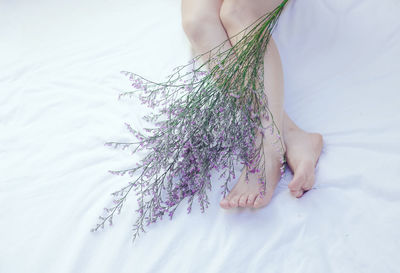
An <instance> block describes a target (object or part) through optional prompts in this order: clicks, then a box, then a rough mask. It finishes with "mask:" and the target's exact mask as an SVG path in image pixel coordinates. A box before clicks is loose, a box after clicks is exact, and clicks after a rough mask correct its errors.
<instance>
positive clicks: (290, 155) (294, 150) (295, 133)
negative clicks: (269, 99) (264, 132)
mask: <svg viewBox="0 0 400 273" xmlns="http://www.w3.org/2000/svg"><path fill="white" fill-rule="evenodd" d="M284 138H285V144H286V149H287V151H286V159H287V162H288V165H289V167H290V169H291V170H292V172H293V179H292V181H290V183H289V185H288V187H289V189H290V193H291V194H292V195H293V196H294V197H297V198H299V197H301V196H303V194H304V193H305V192H307V191H308V190H310V189H311V188H312V187H313V186H314V183H315V167H316V165H317V162H318V159H319V156H320V154H321V151H322V146H323V140H322V135H321V134H318V133H307V132H305V131H303V130H301V129H300V128H299V127H297V126H296V125H295V124H294V123H293V121H291V120H290V119H289V118H288V117H287V118H285V125H284Z"/></svg>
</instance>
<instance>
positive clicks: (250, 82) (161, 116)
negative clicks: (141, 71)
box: [92, 0, 287, 239]
mask: <svg viewBox="0 0 400 273" xmlns="http://www.w3.org/2000/svg"><path fill="white" fill-rule="evenodd" d="M286 2H287V0H284V1H283V2H282V4H281V5H279V6H278V7H277V8H276V9H275V10H274V11H272V12H271V13H268V14H267V15H265V16H263V17H262V18H260V19H259V20H257V21H256V22H255V23H254V24H252V25H251V26H249V27H248V28H247V29H245V30H244V31H245V32H246V34H245V35H244V36H243V38H241V40H240V41H239V42H238V43H237V44H236V45H235V46H233V47H232V48H230V49H228V50H225V51H222V48H224V43H227V42H229V41H228V40H227V41H225V42H224V43H223V44H221V45H220V46H218V47H216V48H214V49H213V50H211V51H210V52H207V53H205V54H203V55H199V56H197V57H195V58H194V59H192V60H191V61H190V62H189V63H188V64H187V65H183V66H179V67H176V68H175V69H174V70H173V73H172V74H171V75H169V76H168V79H167V81H165V82H163V83H155V82H152V81H149V80H146V79H144V78H143V77H141V76H139V75H137V74H134V73H131V72H126V71H124V72H122V73H123V74H124V75H126V76H128V77H129V79H130V81H131V82H132V87H133V88H135V90H134V91H131V92H125V93H122V94H121V95H120V96H119V98H122V97H126V96H128V97H131V96H134V95H136V94H138V97H139V99H140V100H141V102H142V103H144V104H146V105H147V106H149V107H151V108H154V109H156V110H157V111H156V110H155V111H153V112H152V113H151V114H149V115H147V116H144V117H143V119H144V120H145V121H146V122H150V123H152V124H154V127H153V128H145V129H144V131H145V132H146V133H145V134H144V133H142V132H139V131H138V130H135V129H134V128H133V127H132V126H131V125H130V124H126V127H127V130H128V131H129V132H130V133H131V134H132V136H133V137H134V138H135V139H136V141H133V142H108V143H106V145H107V146H110V147H113V148H122V149H127V148H130V149H132V152H137V151H146V152H147V153H146V155H145V156H144V158H143V159H142V160H141V161H140V162H138V163H137V164H136V165H135V166H134V167H132V168H128V169H124V170H114V171H110V173H111V174H115V175H126V174H128V175H129V176H131V177H134V176H135V179H134V180H133V181H130V182H129V183H128V185H127V186H125V187H123V188H122V189H120V190H118V191H116V192H114V193H112V195H113V196H114V200H113V205H112V206H111V207H109V208H105V210H104V211H105V213H106V215H105V216H100V218H99V219H100V223H99V224H97V225H96V227H95V228H93V229H92V231H96V230H98V229H99V228H100V227H101V228H103V227H104V224H105V223H106V222H107V221H108V222H109V224H112V219H113V217H114V215H115V213H119V212H120V211H121V208H122V207H123V205H124V202H125V201H126V200H127V196H128V195H129V193H131V192H135V193H136V198H137V202H138V209H137V213H138V217H137V219H136V223H135V226H134V235H133V239H135V238H136V237H137V236H138V235H139V233H140V232H144V231H145V226H147V225H150V224H151V223H155V222H157V221H158V220H160V219H162V218H163V216H167V217H169V218H172V217H173V215H174V213H175V210H176V209H177V207H178V206H179V205H180V204H181V203H182V201H183V200H187V202H188V207H187V212H188V213H190V212H191V209H192V205H193V202H198V204H199V206H200V209H201V211H203V212H204V210H205V209H206V208H207V207H208V205H209V200H208V196H207V192H208V191H209V190H211V188H212V185H211V173H212V172H213V171H215V172H219V174H220V176H219V178H220V179H221V180H222V185H221V192H222V194H223V196H226V194H227V193H228V192H229V183H230V182H231V181H232V180H233V179H235V174H234V165H235V163H236V162H240V163H242V164H244V165H245V167H246V177H247V176H248V174H249V173H257V174H258V175H259V177H260V178H259V180H260V181H259V182H260V185H262V189H263V190H261V192H260V193H261V194H264V193H265V192H264V190H265V187H266V184H267V183H268V181H267V177H266V173H265V168H264V164H265V159H266V158H265V154H264V149H263V141H265V140H264V137H263V138H261V141H259V142H260V143H258V142H257V141H256V140H257V134H261V135H262V136H265V135H268V136H272V137H269V139H275V140H274V145H275V147H276V149H277V150H279V151H280V152H281V154H282V158H281V164H282V168H281V173H283V171H284V163H285V159H284V157H283V143H282V139H281V138H280V133H279V130H278V128H277V126H276V125H275V123H274V121H273V116H272V114H271V112H270V111H269V109H268V100H267V97H266V95H265V92H264V78H263V75H264V71H263V66H264V64H263V59H264V58H263V57H264V54H265V50H266V47H267V44H268V42H269V40H270V37H271V33H272V30H273V28H274V26H275V24H276V22H277V20H278V17H279V15H280V13H281V11H282V9H283V7H284V5H285V4H286ZM205 56H208V57H209V58H208V60H207V61H205V62H204V61H203V62H201V61H200V59H204V57H205ZM207 67H208V70H207V69H206V68H207ZM262 119H264V121H263V122H264V123H265V121H267V122H268V124H267V125H265V124H263V122H262Z"/></svg>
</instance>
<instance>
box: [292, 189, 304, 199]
mask: <svg viewBox="0 0 400 273" xmlns="http://www.w3.org/2000/svg"><path fill="white" fill-rule="evenodd" d="M290 193H291V194H292V195H293V196H294V197H296V198H300V197H302V196H303V194H304V191H303V190H298V191H290Z"/></svg>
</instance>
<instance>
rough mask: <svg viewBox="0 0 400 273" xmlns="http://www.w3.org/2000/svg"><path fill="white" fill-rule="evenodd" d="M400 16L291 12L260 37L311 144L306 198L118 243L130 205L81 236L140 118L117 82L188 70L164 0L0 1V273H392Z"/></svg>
mask: <svg viewBox="0 0 400 273" xmlns="http://www.w3.org/2000/svg"><path fill="white" fill-rule="evenodd" d="M399 14H400V2H399V1H397V0H382V1H376V0H364V1H358V0H346V1H345V0H320V1H313V0H292V1H291V2H290V3H289V4H288V6H287V8H286V10H285V12H284V13H283V14H282V17H281V19H280V24H279V26H278V28H277V29H276V32H275V33H274V37H275V39H276V42H277V44H278V47H279V50H280V52H281V57H282V61H283V66H284V72H285V87H286V89H285V108H286V110H287V112H288V113H289V115H290V116H291V117H292V118H293V119H294V120H295V122H296V123H298V124H299V125H300V126H301V127H302V128H304V129H306V130H308V131H317V132H320V133H322V134H323V136H324V140H325V146H324V149H323V154H322V156H321V158H320V161H319V164H318V168H317V183H316V185H315V188H314V189H313V190H312V191H310V192H308V193H307V194H306V195H305V196H304V197H303V198H301V199H295V198H293V197H291V196H290V194H289V191H288V189H287V183H288V181H289V180H290V178H291V174H290V172H289V171H287V173H286V175H285V177H284V179H283V181H281V183H280V184H279V186H278V189H277V191H276V194H275V196H274V197H273V200H272V202H271V203H270V205H269V206H268V207H266V208H264V209H261V210H254V211H252V210H245V209H237V210H233V211H225V210H222V209H220V207H219V205H218V203H219V200H220V198H221V197H220V195H219V193H218V191H217V190H215V191H213V192H212V193H210V198H211V206H210V208H209V209H208V210H207V211H206V213H204V214H201V213H200V212H199V210H197V209H194V210H193V211H192V214H190V215H186V209H185V207H181V209H180V210H179V211H178V212H177V214H176V215H175V219H174V220H173V221H168V220H165V221H162V222H160V223H158V224H156V225H153V226H152V227H151V228H150V229H149V232H148V233H146V234H145V235H144V236H142V237H140V238H139V240H137V241H136V243H135V244H134V245H132V244H131V241H130V239H131V235H132V231H131V229H132V224H133V222H134V220H135V216H136V215H135V214H134V209H135V205H136V204H135V201H134V196H131V199H130V201H129V202H128V203H127V204H126V206H125V207H124V209H123V210H122V213H121V215H120V216H119V217H117V218H116V219H115V221H114V226H113V227H111V228H106V229H105V230H104V231H103V232H99V233H90V232H89V230H90V228H92V227H93V226H94V225H95V224H96V223H97V216H98V215H100V214H101V213H102V209H103V208H104V207H106V206H108V205H110V203H109V202H110V201H111V196H110V193H111V192H113V191H115V190H118V189H119V188H120V187H122V186H124V185H125V184H126V183H127V182H129V178H128V177H116V176H112V175H110V174H109V173H108V172H107V170H109V169H119V168H123V167H128V166H130V165H132V164H134V163H135V162H136V161H137V160H138V157H132V156H130V155H129V153H126V152H122V151H118V150H112V149H110V148H108V147H105V146H103V144H104V142H106V141H112V140H115V141H124V140H129V134H128V132H127V131H126V129H125V127H124V122H131V123H133V124H136V125H138V126H139V125H140V124H141V120H140V117H141V116H142V115H143V113H144V111H145V110H146V109H145V108H144V107H143V106H141V105H140V104H139V103H138V102H137V101H135V100H121V101H118V100H117V97H118V94H119V93H120V92H121V91H123V90H129V89H130V83H129V81H128V79H127V78H125V77H124V76H123V75H121V74H119V71H120V70H128V71H133V72H137V73H139V74H141V75H144V76H146V77H149V78H151V79H154V80H162V79H163V78H164V76H165V75H167V74H168V73H169V72H170V70H171V69H172V68H173V67H174V66H176V65H179V64H182V63H186V62H187V61H188V60H189V58H190V46H189V43H188V41H187V39H186V37H185V35H184V33H183V31H182V28H181V19H180V1H178V0H150V1H138V0H130V1H128V0H119V1H111V0H97V1H94V0H90V1H77V0H72V1H66V0H65V1H50V0H38V1H28V0H19V1H11V0H0V272H1V273H20V272H24V273H25V272H30V273H36V272H37V273H39V272H40V273H43V272H45V273H47V272H57V273H63V272H93V273H102V272H139V273H144V272H257V273H259V272H279V273H284V272H287V273H295V272H305V273H312V272H315V273H320V272H324V273H328V272H349V273H356V272H371V273H376V272H385V273H391V272H399V270H400V261H399V259H398V258H399V251H400V226H399V224H400V200H399V196H400V156H399V153H400V110H399V107H400V95H399V92H400V20H399V17H398V16H399ZM214 183H215V184H216V187H215V189H218V184H217V183H218V181H214Z"/></svg>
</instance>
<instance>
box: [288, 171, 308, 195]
mask: <svg viewBox="0 0 400 273" xmlns="http://www.w3.org/2000/svg"><path fill="white" fill-rule="evenodd" d="M306 181H307V178H306V175H305V174H304V173H300V172H297V173H295V174H294V177H293V179H292V181H290V183H289V185H288V188H289V189H290V193H291V194H292V195H293V196H294V197H297V196H299V195H301V194H302V191H303V190H302V189H303V187H304V185H305V183H306Z"/></svg>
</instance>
